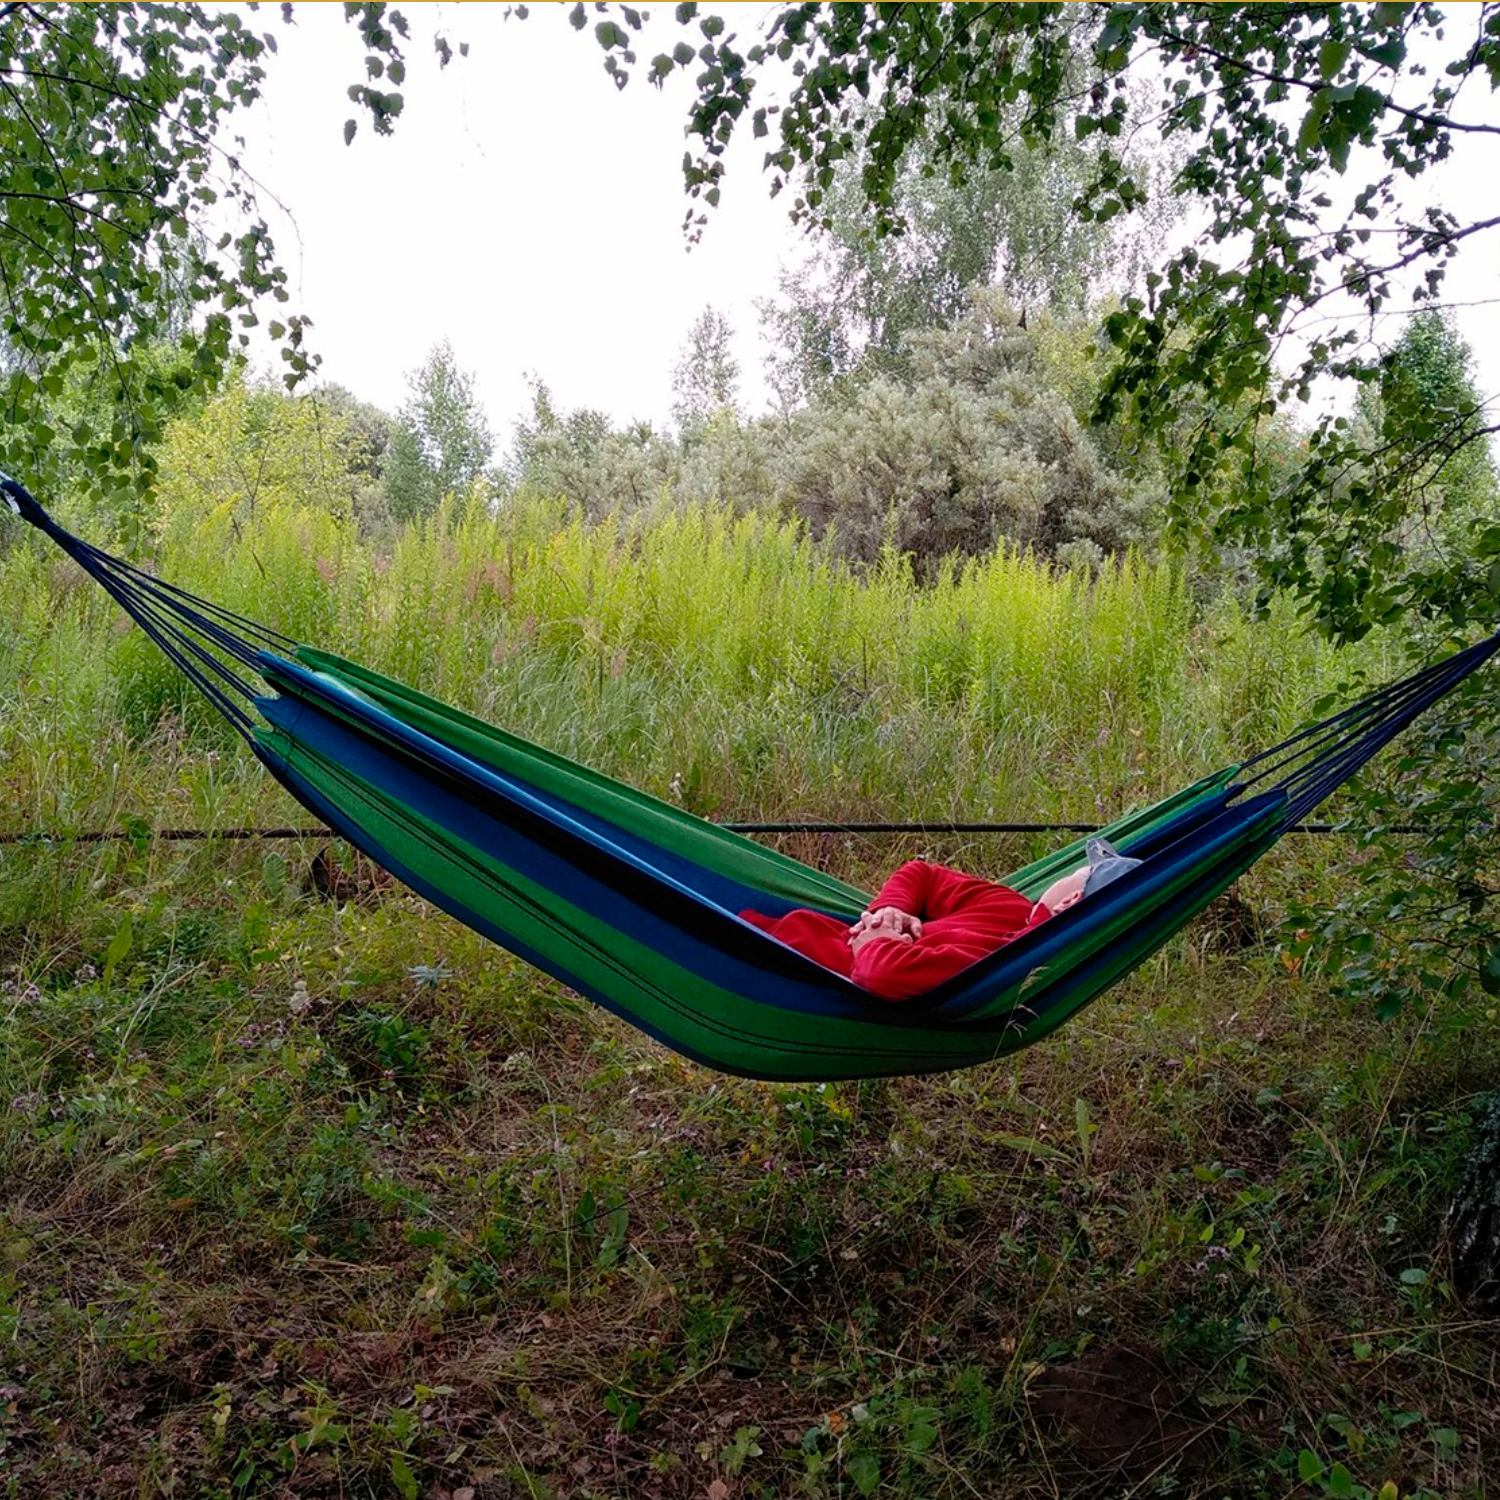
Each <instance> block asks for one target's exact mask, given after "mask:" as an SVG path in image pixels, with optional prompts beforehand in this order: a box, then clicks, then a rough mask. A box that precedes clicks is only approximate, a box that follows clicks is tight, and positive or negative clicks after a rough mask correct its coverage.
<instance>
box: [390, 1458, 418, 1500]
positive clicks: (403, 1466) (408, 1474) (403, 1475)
mask: <svg viewBox="0 0 1500 1500" xmlns="http://www.w3.org/2000/svg"><path fill="white" fill-rule="evenodd" d="M391 1483H392V1484H393V1485H395V1486H396V1493H397V1494H398V1495H400V1496H401V1500H417V1497H418V1495H420V1494H421V1487H420V1486H419V1485H418V1484H417V1476H416V1475H415V1474H413V1473H412V1471H411V1465H410V1464H408V1463H407V1461H406V1459H405V1458H404V1457H403V1456H402V1455H401V1454H399V1453H393V1454H391Z"/></svg>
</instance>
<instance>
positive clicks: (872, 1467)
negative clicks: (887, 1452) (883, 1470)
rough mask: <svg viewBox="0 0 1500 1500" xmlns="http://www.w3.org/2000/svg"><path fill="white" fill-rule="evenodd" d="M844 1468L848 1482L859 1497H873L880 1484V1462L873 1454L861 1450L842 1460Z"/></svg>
mask: <svg viewBox="0 0 1500 1500" xmlns="http://www.w3.org/2000/svg"><path fill="white" fill-rule="evenodd" d="M844 1468H845V1470H846V1471H847V1473H848V1475H849V1479H850V1482H851V1483H852V1484H853V1485H854V1488H855V1489H857V1490H858V1491H859V1492H860V1494H861V1495H873V1494H874V1493H875V1491H876V1488H877V1487H878V1486H879V1484H880V1460H879V1458H877V1457H876V1456H875V1454H873V1453H870V1452H868V1451H867V1450H865V1449H861V1450H860V1451H859V1452H858V1453H851V1454H850V1455H849V1457H848V1458H847V1459H845V1460H844Z"/></svg>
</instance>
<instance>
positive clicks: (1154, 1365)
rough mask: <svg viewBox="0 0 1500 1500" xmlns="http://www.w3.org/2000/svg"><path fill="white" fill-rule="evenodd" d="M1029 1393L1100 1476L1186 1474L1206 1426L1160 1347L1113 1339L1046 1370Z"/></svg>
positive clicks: (1073, 1452) (1036, 1409)
mask: <svg viewBox="0 0 1500 1500" xmlns="http://www.w3.org/2000/svg"><path fill="white" fill-rule="evenodd" d="M1029 1396H1030V1401H1031V1408H1032V1411H1033V1413H1034V1414H1035V1415H1036V1416H1037V1417H1038V1418H1039V1419H1040V1420H1041V1421H1042V1422H1043V1424H1044V1426H1047V1427H1050V1428H1051V1429H1052V1430H1054V1431H1056V1432H1057V1433H1058V1435H1059V1436H1060V1437H1061V1439H1062V1440H1063V1442H1064V1443H1065V1445H1066V1447H1067V1452H1068V1455H1069V1457H1071V1458H1072V1459H1073V1460H1074V1461H1075V1462H1076V1463H1077V1464H1078V1465H1079V1467H1080V1468H1082V1469H1086V1470H1087V1471H1089V1472H1090V1473H1091V1474H1092V1475H1094V1476H1096V1477H1098V1478H1099V1479H1101V1480H1105V1479H1109V1478H1111V1477H1113V1476H1115V1475H1118V1474H1128V1475H1130V1476H1132V1477H1135V1478H1143V1477H1145V1476H1146V1475H1149V1474H1153V1473H1157V1472H1159V1471H1161V1470H1162V1469H1164V1468H1166V1467H1167V1466H1169V1465H1170V1466H1172V1467H1173V1468H1174V1469H1177V1470H1178V1472H1179V1473H1180V1472H1181V1462H1182V1461H1183V1460H1184V1459H1189V1460H1190V1459H1192V1458H1194V1457H1195V1456H1196V1455H1195V1454H1194V1452H1193V1450H1195V1449H1196V1448H1197V1447H1198V1446H1199V1444H1198V1438H1199V1436H1200V1433H1201V1431H1202V1428H1201V1424H1200V1423H1199V1422H1198V1421H1197V1420H1195V1418H1194V1416H1193V1414H1192V1412H1191V1410H1190V1403H1189V1400H1188V1397H1187V1395H1186V1393H1185V1392H1184V1391H1183V1389H1182V1387H1181V1386H1180V1385H1179V1384H1178V1383H1177V1382H1176V1381H1175V1380H1173V1379H1172V1377H1171V1375H1170V1374H1169V1373H1168V1371H1167V1369H1166V1366H1165V1364H1164V1363H1163V1362H1162V1358H1161V1356H1160V1354H1158V1353H1155V1352H1147V1351H1143V1350H1140V1349H1137V1348H1132V1347H1130V1346H1129V1345H1124V1344H1115V1345H1111V1346H1110V1347H1109V1348H1106V1349H1099V1350H1096V1351H1094V1352H1093V1353H1090V1354H1087V1355H1085V1356H1084V1357H1083V1358H1082V1359H1079V1360H1076V1361H1074V1363H1072V1364H1070V1365H1059V1366H1057V1367H1055V1368H1053V1369H1050V1370H1048V1371H1046V1373H1045V1374H1042V1375H1039V1376H1038V1377H1037V1378H1036V1379H1035V1380H1034V1381H1033V1382H1032V1384H1031V1387H1030V1391H1029Z"/></svg>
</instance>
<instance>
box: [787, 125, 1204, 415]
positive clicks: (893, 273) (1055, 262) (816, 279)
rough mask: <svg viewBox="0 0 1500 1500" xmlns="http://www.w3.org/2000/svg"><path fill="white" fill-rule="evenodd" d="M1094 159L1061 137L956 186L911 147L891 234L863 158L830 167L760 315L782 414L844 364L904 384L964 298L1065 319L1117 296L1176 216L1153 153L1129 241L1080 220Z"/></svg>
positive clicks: (1090, 145)
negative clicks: (916, 355)
mask: <svg viewBox="0 0 1500 1500" xmlns="http://www.w3.org/2000/svg"><path fill="white" fill-rule="evenodd" d="M1012 109H1013V110H1014V109H1015V107H1014V106H1012ZM1098 154H1099V144H1098V142H1097V141H1085V142H1080V141H1077V140H1075V139H1074V137H1073V136H1072V134H1071V132H1068V133H1064V134H1062V135H1060V136H1058V137H1057V138H1055V139H1053V140H1051V141H1047V142H1043V143H1038V144H1037V145H1034V146H1027V147H1023V148H1022V149H1020V150H1018V151H1017V153H1016V156H1015V159H1014V162H1013V164H1012V165H1011V166H1010V167H1008V168H998V167H990V166H987V165H975V166H972V167H970V168H968V169H966V170H965V171H964V172H962V173H957V174H955V173H953V172H951V171H949V170H946V169H945V167H944V164H943V163H941V162H940V161H938V160H936V159H935V157H934V155H933V153H932V151H931V150H930V149H929V148H928V147H927V146H926V144H925V143H924V142H920V141H918V142H915V143H914V144H913V146H912V149H911V151H910V153H909V154H908V156H907V158H906V160H905V161H904V162H903V163H902V166H901V171H900V175H899V178H898V180H897V183H896V207H897V212H898V213H899V215H900V218H901V222H902V224H903V226H904V227H903V230H902V232H901V233H900V234H890V233H882V232H881V230H880V228H879V226H878V225H877V224H875V223H873V222H872V221H871V219H870V216H869V214H868V212H867V205H866V200H865V195H864V185H863V184H864V172H865V167H866V165H867V161H868V152H867V151H866V152H863V153H860V154H853V155H850V156H847V157H843V158H841V159H840V160H839V161H838V162H837V163H836V164H835V165H834V168H833V173H832V178H831V181H830V183H829V186H828V188H827V191H826V193H825V196H824V200H823V212H822V214H821V216H820V219H819V222H818V225H817V230H816V232H815V233H814V234H812V235H810V236H809V250H810V254H809V255H808V256H807V258H806V259H805V260H804V261H803V262H802V263H801V264H798V265H795V266H792V267H789V268H786V269H784V270H783V272H782V275H781V278H780V296H779V297H778V298H777V299H775V300H774V301H769V302H766V303H763V304H762V306H761V315H762V329H763V332H764V333H765V335H766V337H767V338H768V340H769V342H770V343H771V346H772V356H771V365H772V384H773V387H774V388H775V389H776V390H777V392H778V395H779V396H780V397H781V400H782V404H783V405H796V404H798V402H799V401H800V400H806V399H808V398H809V397H810V396H811V395H812V394H813V393H815V392H816V391H817V390H818V389H820V388H821V387H822V386H823V385H825V384H826V383H827V382H828V381H830V380H834V379H838V378H839V377H841V376H845V375H848V374H849V373H851V372H852V371H853V370H854V368H855V367H856V366H857V365H858V366H862V367H863V368H864V370H865V371H866V373H867V374H871V375H873V374H876V373H885V374H898V375H899V374H905V373H906V372H908V371H909V368H910V363H911V356H912V337H913V335H914V334H916V333H918V332H919V331H922V330H928V329H932V328H942V327H948V326H950V325H951V324H953V323H954V322H955V321H956V320H957V319H958V318H960V317H962V316H963V315H964V314H965V312H966V311H967V310H968V306H969V303H968V293H969V291H970V289H971V288H974V287H985V286H998V287H999V288H1000V289H1001V290H1002V291H1004V292H1005V293H1006V294H1007V295H1008V296H1009V298H1010V300H1011V301H1012V303H1013V304H1014V305H1015V306H1016V307H1017V308H1018V309H1022V310H1028V309H1029V310H1030V311H1032V312H1033V313H1034V312H1035V310H1036V309H1037V308H1039V307H1048V308H1051V309H1052V310H1054V311H1058V312H1062V313H1067V314H1076V313H1080V312H1082V311H1083V309H1084V308H1085V307H1086V306H1087V304H1088V302H1089V301H1090V299H1091V297H1092V296H1094V295H1096V294H1097V292H1098V291H1099V288H1100V286H1101V284H1102V283H1103V281H1104V279H1105V278H1106V277H1108V278H1110V280H1111V281H1112V282H1113V283H1114V285H1116V286H1119V285H1124V286H1129V285H1132V284H1135V283H1136V282H1138V281H1139V275H1138V272H1139V269H1140V267H1141V266H1142V265H1143V264H1144V263H1145V260H1146V257H1147V256H1148V255H1149V254H1150V252H1151V249H1152V248H1153V247H1155V246H1159V244H1160V241H1161V238H1162V235H1163V233H1164V231H1165V227H1166V224H1167V222H1169V220H1170V218H1171V217H1172V215H1173V214H1174V212H1175V211H1176V209H1177V206H1178V204H1179V200H1177V199H1175V198H1174V197H1173V196H1172V195H1171V194H1170V193H1167V192H1164V191H1161V190H1160V188H1161V186H1162V184H1163V182H1164V180H1165V179H1166V177H1167V176H1168V175H1169V170H1170V167H1169V164H1170V161H1171V159H1172V153H1171V152H1169V151H1163V150H1158V151H1157V152H1156V154H1155V157H1156V159H1155V161H1154V163H1144V164H1143V165H1142V166H1141V167H1140V168H1139V169H1138V170H1139V171H1140V172H1141V174H1142V176H1143V177H1145V178H1148V179H1149V180H1150V181H1151V184H1152V193H1151V204H1152V207H1151V208H1150V210H1149V211H1147V210H1143V211H1142V213H1141V214H1139V215H1137V216H1136V217H1135V220H1134V221H1133V223H1132V225H1131V229H1130V232H1128V233H1127V232H1123V231H1124V228H1125V226H1124V223H1123V221H1122V220H1120V219H1115V220H1111V221H1108V222H1100V221H1098V220H1087V221H1086V220H1083V219H1080V218H1079V217H1078V216H1077V215H1076V214H1075V213H1074V211H1073V202H1074V199H1075V198H1076V197H1077V195H1078V193H1079V192H1080V191H1082V189H1083V187H1084V186H1085V184H1086V183H1087V182H1089V181H1090V180H1091V179H1092V177H1093V176H1094V175H1095V173H1096V172H1097V157H1098ZM1141 154H1144V153H1141Z"/></svg>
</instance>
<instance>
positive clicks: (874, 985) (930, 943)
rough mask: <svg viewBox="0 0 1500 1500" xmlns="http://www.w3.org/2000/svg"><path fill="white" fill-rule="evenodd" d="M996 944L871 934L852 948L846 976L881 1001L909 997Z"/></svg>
mask: <svg viewBox="0 0 1500 1500" xmlns="http://www.w3.org/2000/svg"><path fill="white" fill-rule="evenodd" d="M1001 941H1004V940H1003V939H1002V940H1001ZM997 946H999V943H997V942H991V941H988V940H986V939H984V938H977V939H976V938H964V937H960V938H954V939H939V938H933V937H930V936H929V937H927V938H924V939H923V940H922V941H921V942H920V943H914V942H910V941H906V942H903V941H901V940H899V939H897V938H891V937H882V936H881V935H880V934H878V933H874V934H871V936H870V937H869V938H868V939H867V940H866V941H865V942H864V943H863V944H861V945H860V946H859V947H858V948H856V950H855V954H854V967H853V969H852V970H851V971H850V974H849V977H850V978H851V979H852V980H853V981H854V982H855V984H857V985H859V987H860V988H861V989H865V990H869V992H870V993H871V994H872V995H879V996H880V998H881V999H882V1000H910V999H912V998H913V997H914V996H916V995H925V994H926V993H927V991H928V990H930V989H932V988H933V987H934V986H935V985H939V984H941V983H942V982H943V981H944V980H945V979H951V978H952V977H953V976H954V975H955V974H957V973H958V971H959V970H960V969H967V968H968V967H969V965H970V964H972V963H976V962H978V960H979V959H981V958H983V957H984V956H985V955H986V954H987V953H993V952H994V950H995V948H996V947H997Z"/></svg>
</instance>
